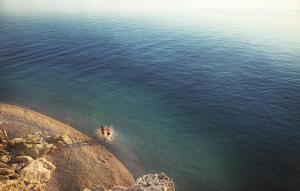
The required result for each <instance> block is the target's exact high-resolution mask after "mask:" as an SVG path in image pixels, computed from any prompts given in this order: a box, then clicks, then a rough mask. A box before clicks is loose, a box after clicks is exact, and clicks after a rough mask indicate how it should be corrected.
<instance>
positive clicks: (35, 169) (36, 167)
mask: <svg viewBox="0 0 300 191" xmlns="http://www.w3.org/2000/svg"><path fill="white" fill-rule="evenodd" d="M49 167H50V168H49ZM54 169H55V166H54V165H53V164H52V163H51V162H49V161H47V160H46V159H45V158H39V159H36V160H32V161H31V162H30V163H29V164H28V165H27V166H25V167H24V168H23V169H22V170H21V171H20V176H21V177H22V178H24V180H26V181H28V182H30V181H31V180H37V181H38V182H41V183H44V182H47V181H49V179H50V178H51V173H52V171H53V170H54Z"/></svg>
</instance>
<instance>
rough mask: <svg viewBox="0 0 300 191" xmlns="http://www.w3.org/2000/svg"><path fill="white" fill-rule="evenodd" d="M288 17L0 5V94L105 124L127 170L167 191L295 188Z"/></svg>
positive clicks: (299, 52) (294, 80)
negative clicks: (23, 9) (161, 179)
mask: <svg viewBox="0 0 300 191" xmlns="http://www.w3.org/2000/svg"><path fill="white" fill-rule="evenodd" d="M274 20H275V22H274ZM299 21H300V20H299V15H279V16H276V15H268V14H267V15H256V16H254V15H251V14H250V15H247V17H243V16H241V15H234V14H229V15H228V14H225V15H222V14H221V13H220V14H217V15H205V16H203V17H199V18H197V19H188V18H176V17H175V18H172V17H162V18H160V17H159V16H144V17H140V16H138V17H137V16H136V17H135V16H132V15H131V16H130V15H126V16H124V15H123V16H120V15H119V16H112V15H97V16H90V15H85V16H79V15H77V16H70V15H69V16H61V15H60V16H53V15H52V16H44V17H43V16H23V15H22V16H21V15H20V16H17V15H9V14H3V13H2V14H0V101H1V102H6V103H11V104H16V105H21V106H24V107H27V108H31V109H34V110H36V111H39V112H42V113H45V114H47V115H50V116H52V117H55V118H57V119H59V120H61V121H63V122H65V123H68V124H70V125H72V126H74V127H75V128H77V129H79V130H81V131H83V132H86V133H87V134H89V135H92V136H93V135H94V130H95V129H96V127H97V126H99V125H100V124H112V125H113V126H114V128H115V130H116V132H117V138H116V140H115V141H114V143H113V144H110V145H108V147H109V149H110V150H111V151H112V152H113V153H114V154H116V155H117V156H118V157H119V158H120V159H121V160H122V161H123V162H124V164H125V165H126V166H127V167H128V168H129V169H130V170H131V171H132V172H133V173H134V175H135V176H139V175H142V174H144V173H149V172H159V171H164V172H166V173H167V174H169V175H170V176H172V177H173V178H174V180H175V182H176V188H177V190H179V191H183V190H188V191H192V190H195V191H197V190H201V191H202V190H203V191H211V190H214V191H253V190H255V191H296V190H299V189H300V38H299V37H300V36H299V34H300V22H299ZM99 173H101V172H99Z"/></svg>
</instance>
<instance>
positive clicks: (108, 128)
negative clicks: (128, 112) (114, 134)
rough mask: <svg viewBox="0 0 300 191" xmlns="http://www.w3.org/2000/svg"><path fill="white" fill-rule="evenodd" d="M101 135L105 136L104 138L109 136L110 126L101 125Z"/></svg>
mask: <svg viewBox="0 0 300 191" xmlns="http://www.w3.org/2000/svg"><path fill="white" fill-rule="evenodd" d="M101 134H102V135H106V136H110V134H111V128H110V126H109V125H108V126H107V127H104V126H103V125H101Z"/></svg>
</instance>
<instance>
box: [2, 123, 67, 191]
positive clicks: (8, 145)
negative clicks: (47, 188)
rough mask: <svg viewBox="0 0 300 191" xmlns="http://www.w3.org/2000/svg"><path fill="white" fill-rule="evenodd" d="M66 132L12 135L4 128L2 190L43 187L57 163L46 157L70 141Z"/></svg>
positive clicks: (39, 188) (37, 188)
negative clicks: (55, 134) (52, 134)
mask: <svg viewBox="0 0 300 191" xmlns="http://www.w3.org/2000/svg"><path fill="white" fill-rule="evenodd" d="M63 136H64V138H63ZM63 136H55V137H51V136H46V137H43V136H42V135H40V134H36V135H28V136H27V137H22V138H21V137H17V138H14V139H9V138H8V135H7V133H6V131H5V130H3V129H0V167H1V168H0V190H1V191H14V190H18V191H20V190H31V191H35V190H43V186H44V184H45V183H46V182H48V181H49V180H50V178H51V174H52V172H53V171H54V170H55V166H54V165H53V164H52V163H51V162H50V161H48V160H46V159H45V158H43V157H44V156H46V155H47V154H48V153H49V152H50V151H54V150H55V149H56V148H57V146H58V145H61V146H66V145H68V144H69V143H70V141H69V139H68V137H67V136H66V135H63ZM45 139H47V140H51V141H52V142H51V143H49V142H46V141H45ZM65 140H68V141H65ZM55 145H57V146H55Z"/></svg>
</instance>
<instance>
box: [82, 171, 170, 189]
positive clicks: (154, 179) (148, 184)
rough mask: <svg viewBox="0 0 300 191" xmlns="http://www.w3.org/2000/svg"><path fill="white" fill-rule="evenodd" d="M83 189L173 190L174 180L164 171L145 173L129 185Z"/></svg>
mask: <svg viewBox="0 0 300 191" xmlns="http://www.w3.org/2000/svg"><path fill="white" fill-rule="evenodd" d="M84 191H175V186H174V182H173V180H172V179H171V178H169V177H168V176H167V175H166V174H165V173H160V174H147V175H143V176H142V177H139V178H138V179H137V180H136V182H135V184H134V185H133V186H131V187H123V186H115V187H113V188H111V189H105V188H104V187H93V188H92V189H87V188H86V190H84Z"/></svg>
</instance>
